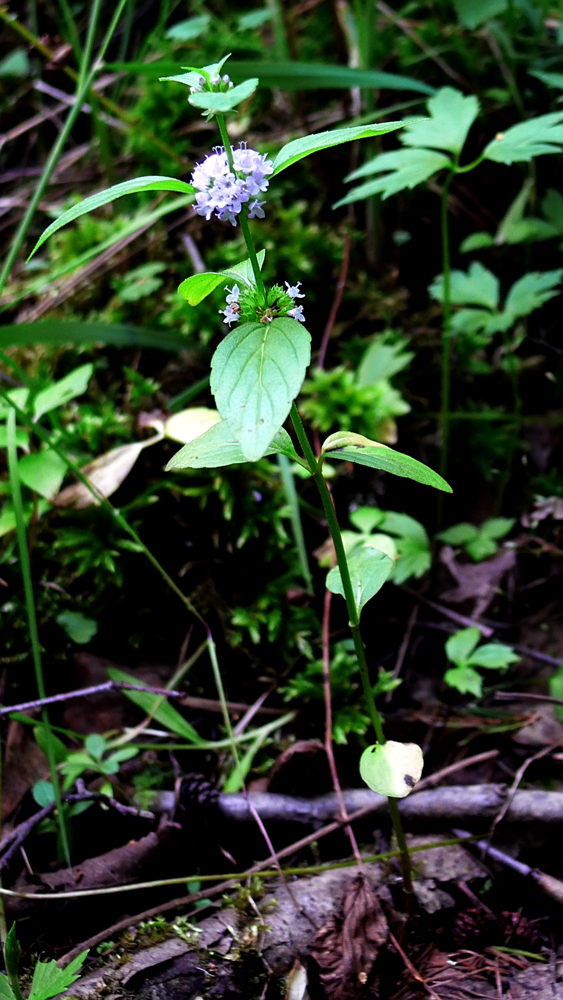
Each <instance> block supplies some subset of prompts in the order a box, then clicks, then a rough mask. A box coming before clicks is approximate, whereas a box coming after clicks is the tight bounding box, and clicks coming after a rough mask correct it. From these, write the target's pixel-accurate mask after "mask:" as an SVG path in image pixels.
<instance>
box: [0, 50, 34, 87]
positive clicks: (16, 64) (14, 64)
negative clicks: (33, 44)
mask: <svg viewBox="0 0 563 1000" xmlns="http://www.w3.org/2000/svg"><path fill="white" fill-rule="evenodd" d="M30 73H31V67H30V63H29V59H28V57H27V52H26V50H25V49H21V48H17V49H13V51H12V52H8V55H6V56H4V58H3V59H2V60H0V79H5V78H7V77H8V78H9V77H13V78H14V79H19V80H23V79H24V78H25V77H26V76H30Z"/></svg>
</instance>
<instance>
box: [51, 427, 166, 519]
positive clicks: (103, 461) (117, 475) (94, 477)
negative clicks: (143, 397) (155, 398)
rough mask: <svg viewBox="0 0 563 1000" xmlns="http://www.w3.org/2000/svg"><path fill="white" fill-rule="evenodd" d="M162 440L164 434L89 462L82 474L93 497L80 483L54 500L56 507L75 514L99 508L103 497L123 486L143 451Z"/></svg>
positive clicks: (116, 449) (125, 445)
mask: <svg viewBox="0 0 563 1000" xmlns="http://www.w3.org/2000/svg"><path fill="white" fill-rule="evenodd" d="M161 440H162V433H159V434H156V435H155V437H152V438H149V439H148V441H136V442H135V443H133V444H124V445H121V447H119V448H112V450H111V451H108V452H106V453H105V455H100V456H99V457H98V458H95V459H94V461H93V462H89V463H88V465H85V466H83V468H82V469H81V470H80V471H81V472H82V474H83V475H84V476H86V478H87V479H88V480H89V481H90V483H91V484H92V487H93V488H94V493H92V491H91V490H89V489H88V487H87V486H85V485H84V483H82V482H78V483H74V484H73V485H72V486H67V487H66V489H64V490H62V492H61V493H59V494H58V495H57V496H56V497H55V499H54V501H53V503H54V504H55V506H57V507H75V508H76V510H82V509H83V508H84V507H89V506H90V505H91V504H94V506H99V503H100V500H99V498H100V497H103V498H105V497H110V496H111V495H112V493H115V491H116V489H117V488H118V487H119V486H121V484H122V482H123V480H124V479H125V478H126V477H127V476H128V475H129V473H130V472H131V469H132V468H133V466H134V465H135V462H136V461H137V459H138V457H139V455H140V454H141V452H142V450H143V448H149V447H150V446H151V445H153V444H156V443H157V441H161Z"/></svg>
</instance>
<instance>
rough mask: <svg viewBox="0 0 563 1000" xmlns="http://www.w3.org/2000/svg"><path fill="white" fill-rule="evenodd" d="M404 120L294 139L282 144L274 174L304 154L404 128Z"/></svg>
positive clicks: (341, 129) (338, 129)
mask: <svg viewBox="0 0 563 1000" xmlns="http://www.w3.org/2000/svg"><path fill="white" fill-rule="evenodd" d="M402 127H403V123H402V122H385V123H384V124H382V125H357V126H355V127H354V128H337V129H334V130H333V131H331V132H317V133H316V134H315V135H305V136H303V138H302V139H293V141H292V142H288V143H287V145H285V146H282V148H281V149H280V151H279V153H278V154H277V156H276V158H275V160H274V176H275V175H276V174H279V173H281V171H282V170H285V169H286V168H287V167H290V166H291V165H292V164H293V163H297V161H298V160H302V159H303V157H304V156H310V155H311V153H318V152H320V150H321V149H331V148H332V146H341V145H342V144H343V143H344V142H355V140H356V139H369V138H371V137H372V136H375V135H386V134H387V132H395V131H396V129H398V128H402Z"/></svg>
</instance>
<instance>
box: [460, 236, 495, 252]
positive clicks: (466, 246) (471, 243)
mask: <svg viewBox="0 0 563 1000" xmlns="http://www.w3.org/2000/svg"><path fill="white" fill-rule="evenodd" d="M494 243H495V238H494V236H491V234H490V233H471V236H467V237H466V238H465V239H464V240H463V242H462V243H460V246H459V252H460V253H471V251H472V250H483V249H484V248H485V247H492V246H494Z"/></svg>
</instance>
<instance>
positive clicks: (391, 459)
mask: <svg viewBox="0 0 563 1000" xmlns="http://www.w3.org/2000/svg"><path fill="white" fill-rule="evenodd" d="M322 450H323V454H325V455H326V457H327V458H338V459H340V461H342V462H356V463H357V464H358V465H367V466H368V467H369V468H370V469H381V470H382V471H383V472H390V473H392V474H393V475H394V476H403V477H404V478H405V479H414V481H415V482H416V483H422V485H423V486H433V487H434V488H435V489H437V490H443V491H444V492H445V493H451V492H452V488H451V486H449V485H448V483H447V482H446V481H445V479H442V477H441V476H439V475H438V473H437V472H434V471H433V469H429V468H428V466H427V465H423V464H422V462H418V461H417V459H416V458H411V456H410V455H403V454H402V453H401V452H400V451H393V449H392V448H389V447H388V446H387V445H386V444H380V443H379V442H378V441H370V439H369V438H366V437H363V435H362V434H354V433H352V432H350V431H338V432H337V433H336V434H331V435H330V437H328V438H327V439H326V441H325V443H324V444H323V449H322Z"/></svg>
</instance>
